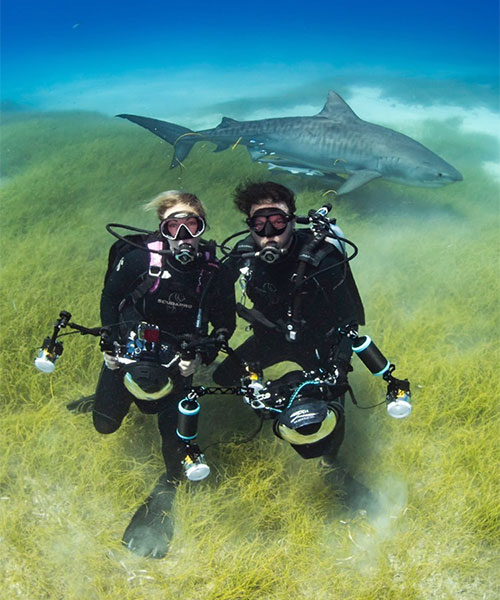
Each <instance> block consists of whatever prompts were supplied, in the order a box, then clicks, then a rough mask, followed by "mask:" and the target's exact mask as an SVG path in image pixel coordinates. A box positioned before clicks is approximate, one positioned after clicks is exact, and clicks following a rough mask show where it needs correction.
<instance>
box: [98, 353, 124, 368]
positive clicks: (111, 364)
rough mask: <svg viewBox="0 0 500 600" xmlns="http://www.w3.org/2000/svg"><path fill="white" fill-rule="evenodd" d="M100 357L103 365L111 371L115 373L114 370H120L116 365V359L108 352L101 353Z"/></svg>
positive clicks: (117, 364)
mask: <svg viewBox="0 0 500 600" xmlns="http://www.w3.org/2000/svg"><path fill="white" fill-rule="evenodd" d="M102 357H103V359H104V364H105V365H106V367H107V368H108V369H110V370H111V371H115V370H116V369H119V368H120V365H119V363H118V358H117V357H116V356H113V355H112V354H109V353H108V352H103V353H102Z"/></svg>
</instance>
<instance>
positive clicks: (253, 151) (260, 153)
mask: <svg viewBox="0 0 500 600" xmlns="http://www.w3.org/2000/svg"><path fill="white" fill-rule="evenodd" d="M247 150H248V154H250V158H251V159H252V160H253V161H256V160H262V159H263V158H265V156H266V151H265V150H260V149H257V148H248V147H247Z"/></svg>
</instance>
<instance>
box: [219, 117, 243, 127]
mask: <svg viewBox="0 0 500 600" xmlns="http://www.w3.org/2000/svg"><path fill="white" fill-rule="evenodd" d="M239 124H240V121H237V120H236V119H231V118H230V117H222V121H221V122H220V123H219V124H218V125H217V127H216V129H219V127H233V125H239Z"/></svg>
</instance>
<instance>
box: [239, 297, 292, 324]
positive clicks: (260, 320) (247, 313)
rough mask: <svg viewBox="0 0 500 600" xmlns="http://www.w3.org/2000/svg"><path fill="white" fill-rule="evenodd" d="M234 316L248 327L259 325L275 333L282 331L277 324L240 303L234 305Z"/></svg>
mask: <svg viewBox="0 0 500 600" xmlns="http://www.w3.org/2000/svg"><path fill="white" fill-rule="evenodd" d="M236 314H237V315H238V316H239V317H241V318H242V319H244V320H245V321H247V323H250V325H255V324H259V325H263V326H264V327H267V328H268V329H274V330H275V331H282V329H283V328H282V327H281V326H280V324H279V323H273V322H272V321H270V320H269V319H268V318H267V317H265V316H264V315H263V314H262V313H261V312H260V311H259V310H257V309H256V308H247V307H246V306H243V304H241V303H240V302H237V303H236Z"/></svg>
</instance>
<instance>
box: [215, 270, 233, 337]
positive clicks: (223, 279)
mask: <svg viewBox="0 0 500 600" xmlns="http://www.w3.org/2000/svg"><path fill="white" fill-rule="evenodd" d="M211 285H213V286H214V288H213V294H212V295H211V297H210V302H211V304H210V310H209V319H210V323H211V324H212V326H213V329H214V331H217V330H218V329H225V330H226V331H227V339H229V338H230V337H231V336H232V335H233V332H234V330H235V328H236V300H235V292H234V280H233V279H232V274H231V273H230V271H229V269H228V268H227V266H226V264H223V265H221V268H220V270H219V271H218V272H217V276H216V277H214V281H213V282H212V284H211Z"/></svg>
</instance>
